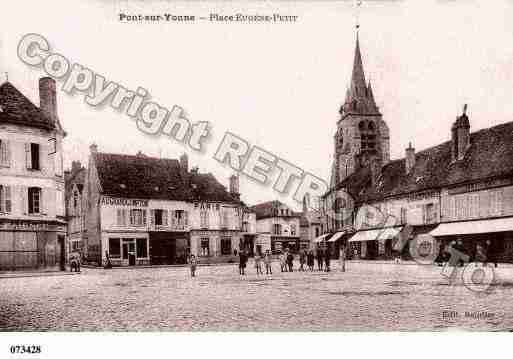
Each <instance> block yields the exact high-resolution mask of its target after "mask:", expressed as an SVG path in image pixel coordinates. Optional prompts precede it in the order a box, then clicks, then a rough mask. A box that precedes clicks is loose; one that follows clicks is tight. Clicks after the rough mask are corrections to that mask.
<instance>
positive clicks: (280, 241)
mask: <svg viewBox="0 0 513 359" xmlns="http://www.w3.org/2000/svg"><path fill="white" fill-rule="evenodd" d="M301 243H302V242H301V240H300V238H299V237H292V236H271V252H272V253H273V254H279V253H281V252H284V251H285V250H287V249H288V250H289V251H290V252H291V253H294V254H296V253H299V250H300V249H301V248H302V247H301ZM303 243H305V244H306V248H308V245H309V242H308V241H303Z"/></svg>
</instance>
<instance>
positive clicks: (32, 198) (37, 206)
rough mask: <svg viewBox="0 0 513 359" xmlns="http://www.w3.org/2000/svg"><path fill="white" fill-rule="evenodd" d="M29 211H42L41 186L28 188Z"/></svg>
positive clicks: (31, 212)
mask: <svg viewBox="0 0 513 359" xmlns="http://www.w3.org/2000/svg"><path fill="white" fill-rule="evenodd" d="M28 213H29V214H36V213H41V188H39V187H29V189H28Z"/></svg>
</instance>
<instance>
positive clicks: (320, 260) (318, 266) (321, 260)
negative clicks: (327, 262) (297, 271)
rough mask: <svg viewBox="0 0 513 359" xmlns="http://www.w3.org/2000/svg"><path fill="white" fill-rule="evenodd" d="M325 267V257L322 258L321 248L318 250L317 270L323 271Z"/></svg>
mask: <svg viewBox="0 0 513 359" xmlns="http://www.w3.org/2000/svg"><path fill="white" fill-rule="evenodd" d="M322 266H323V256H322V250H321V249H320V248H318V249H317V269H319V270H320V271H322Z"/></svg>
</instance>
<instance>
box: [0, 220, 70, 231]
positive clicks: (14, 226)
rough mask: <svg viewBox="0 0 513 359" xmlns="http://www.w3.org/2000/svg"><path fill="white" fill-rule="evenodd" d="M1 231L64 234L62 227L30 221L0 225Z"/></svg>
mask: <svg viewBox="0 0 513 359" xmlns="http://www.w3.org/2000/svg"><path fill="white" fill-rule="evenodd" d="M0 229H1V230H10V231H16V230H18V231H35V232H37V231H47V232H48V231H51V232H64V231H65V228H64V226H59V225H55V224H50V223H34V222H30V221H13V222H4V223H0Z"/></svg>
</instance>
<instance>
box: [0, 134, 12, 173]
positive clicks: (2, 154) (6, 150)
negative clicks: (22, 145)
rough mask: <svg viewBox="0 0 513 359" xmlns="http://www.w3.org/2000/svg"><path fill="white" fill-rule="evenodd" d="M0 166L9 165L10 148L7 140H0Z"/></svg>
mask: <svg viewBox="0 0 513 359" xmlns="http://www.w3.org/2000/svg"><path fill="white" fill-rule="evenodd" d="M0 166H2V167H10V166H11V150H10V147H9V141H7V140H0Z"/></svg>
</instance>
